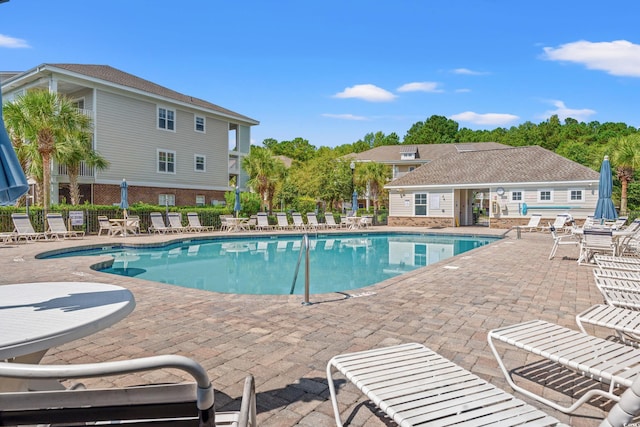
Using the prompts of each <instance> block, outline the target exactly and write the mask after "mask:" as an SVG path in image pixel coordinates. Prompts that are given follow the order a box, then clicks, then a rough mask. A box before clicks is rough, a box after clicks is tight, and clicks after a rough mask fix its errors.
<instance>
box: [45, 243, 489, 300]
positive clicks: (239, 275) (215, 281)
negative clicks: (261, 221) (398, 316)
mask: <svg viewBox="0 0 640 427" xmlns="http://www.w3.org/2000/svg"><path fill="white" fill-rule="evenodd" d="M495 240H497V238H494V237H465V236H452V235H446V236H445V235H424V234H423V235H418V234H369V235H353V234H351V235H335V236H324V237H323V236H319V237H317V238H316V237H313V236H312V237H309V243H310V251H309V261H310V268H309V272H310V274H309V276H310V281H309V282H310V292H311V293H312V294H319V293H328V292H339V291H349V290H353V289H358V288H362V287H364V286H368V285H372V284H375V283H378V282H381V281H383V280H385V279H388V278H391V277H394V276H397V275H400V274H403V273H406V272H409V271H411V270H414V269H416V268H420V267H423V266H425V265H428V264H432V263H435V262H438V261H441V260H443V259H446V258H449V257H452V256H455V255H459V254H461V253H463V252H466V251H469V250H471V249H474V248H477V247H480V246H484V245H486V244H488V243H491V242H493V241H495ZM301 244H302V238H301V237H300V236H277V238H276V237H272V238H251V239H246V238H244V239H243V238H238V239H233V240H230V239H224V240H223V239H216V240H197V241H195V240H192V241H184V242H182V243H179V244H172V245H168V246H163V247H154V248H130V247H124V248H120V247H118V248H112V247H103V248H100V249H91V250H83V251H75V252H70V253H66V254H58V255H56V256H55V257H65V256H79V255H82V256H90V255H107V254H108V255H111V256H113V257H114V262H113V264H112V265H111V267H110V268H106V269H102V270H100V271H102V272H105V273H112V274H119V275H124V276H131V277H137V278H140V279H145V280H151V281H154V282H161V283H168V284H173V285H178V286H184V287H188V288H197V289H205V290H208V291H215V292H223V293H236V294H260V295H265V294H275V295H284V294H289V293H291V288H292V282H293V277H294V273H295V268H296V263H297V261H298V257H299V254H300V246H301ZM304 277H305V263H304V257H303V259H302V261H301V265H300V270H299V274H298V280H297V282H296V286H295V289H294V291H293V293H294V294H303V293H304Z"/></svg>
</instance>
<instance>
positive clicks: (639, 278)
mask: <svg viewBox="0 0 640 427" xmlns="http://www.w3.org/2000/svg"><path fill="white" fill-rule="evenodd" d="M593 275H594V276H595V277H596V278H598V277H606V278H610V279H624V280H634V281H636V282H640V269H638V270H614V269H610V268H604V267H601V268H594V269H593Z"/></svg>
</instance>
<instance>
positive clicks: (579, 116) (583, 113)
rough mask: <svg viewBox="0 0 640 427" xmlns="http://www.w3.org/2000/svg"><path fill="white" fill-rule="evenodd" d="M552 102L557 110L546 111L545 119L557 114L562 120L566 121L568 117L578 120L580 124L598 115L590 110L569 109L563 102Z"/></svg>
mask: <svg viewBox="0 0 640 427" xmlns="http://www.w3.org/2000/svg"><path fill="white" fill-rule="evenodd" d="M550 102H551V103H552V104H553V105H554V106H555V107H556V109H555V110H548V111H545V112H544V117H543V118H545V119H548V118H549V117H551V116H553V115H554V114H555V115H557V116H558V118H559V119H560V120H565V119H566V118H567V117H571V118H572V119H576V120H577V121H579V122H584V121H587V119H588V118H589V117H591V116H592V115H594V114H596V111H595V110H590V109H588V108H583V109H581V110H576V109H572V108H567V106H566V105H565V104H564V102H562V101H556V100H553V101H550Z"/></svg>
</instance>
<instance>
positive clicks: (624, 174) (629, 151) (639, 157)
mask: <svg viewBox="0 0 640 427" xmlns="http://www.w3.org/2000/svg"><path fill="white" fill-rule="evenodd" d="M611 147H612V153H611V163H612V165H613V166H614V167H615V170H616V176H617V177H618V179H619V180H620V184H621V187H622V188H621V192H620V214H621V215H626V214H627V189H628V188H629V183H630V182H631V181H633V177H634V174H635V172H636V170H638V168H639V167H640V134H638V133H635V134H631V135H626V136H620V137H617V138H615V139H614V140H613V141H612V142H611Z"/></svg>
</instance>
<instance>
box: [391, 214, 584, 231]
mask: <svg viewBox="0 0 640 427" xmlns="http://www.w3.org/2000/svg"><path fill="white" fill-rule="evenodd" d="M555 219H556V218H555V217H553V218H542V219H541V220H540V225H541V226H546V225H547V223H549V222H550V223H552V224H553V222H554V221H555ZM387 221H388V225H390V226H395V227H400V226H403V227H455V223H454V219H453V218H438V217H404V216H390V217H389V218H388V220H387ZM489 221H490V225H489V227H490V228H503V229H509V228H511V227H516V226H518V225H527V224H528V223H529V218H526V217H522V218H506V217H501V218H496V217H493V218H491V219H490V220H489ZM582 223H584V219H578V220H576V224H577V225H578V226H580V225H582Z"/></svg>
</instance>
